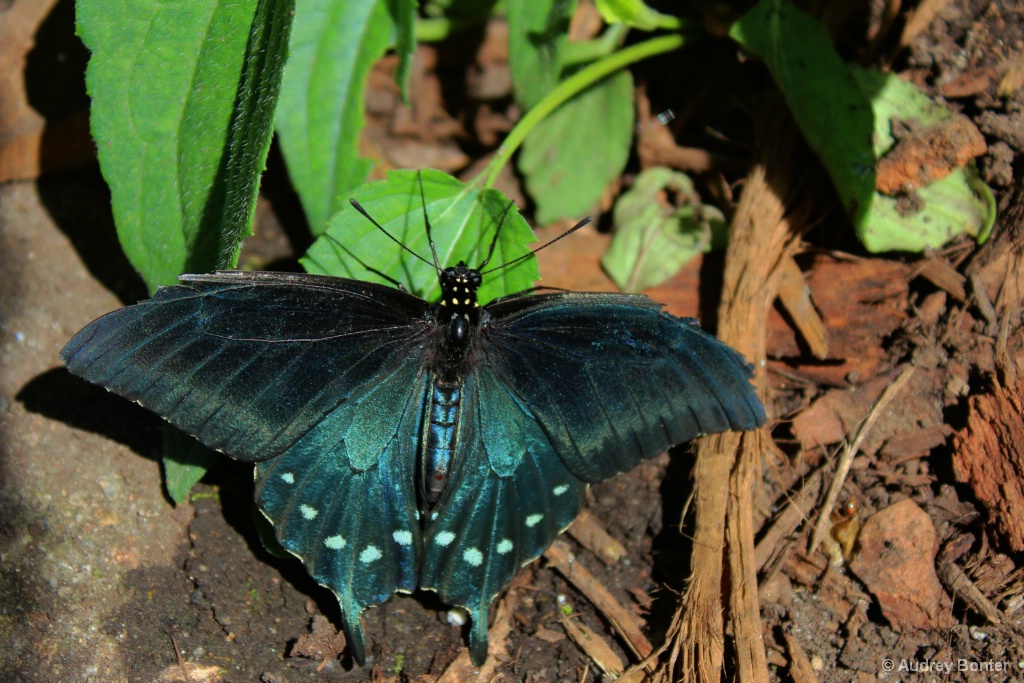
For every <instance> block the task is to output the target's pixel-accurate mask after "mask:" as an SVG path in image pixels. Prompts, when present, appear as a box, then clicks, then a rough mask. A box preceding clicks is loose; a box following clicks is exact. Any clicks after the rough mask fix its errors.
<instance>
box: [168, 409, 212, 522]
mask: <svg viewBox="0 0 1024 683" xmlns="http://www.w3.org/2000/svg"><path fill="white" fill-rule="evenodd" d="M163 451H164V460H163V464H164V484H165V485H166V486H167V495H169V496H170V497H171V500H173V501H174V504H175V505H177V504H179V503H181V502H183V501H184V500H186V499H187V498H188V493H189V491H191V490H192V487H193V486H195V484H196V482H197V481H199V480H200V479H202V478H203V475H204V474H206V471H207V470H208V469H210V467H211V466H212V465H213V463H214V462H216V461H217V458H218V457H220V456H219V455H218V454H217V453H216V452H215V451H212V450H210V449H209V448H207V447H206V446H204V445H203V444H201V443H199V442H198V441H196V440H195V439H194V438H192V437H191V436H189V435H188V434H186V433H184V432H182V431H180V430H178V429H175V428H174V427H171V426H170V425H167V428H166V429H164V439H163Z"/></svg>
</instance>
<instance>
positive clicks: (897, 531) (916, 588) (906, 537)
mask: <svg viewBox="0 0 1024 683" xmlns="http://www.w3.org/2000/svg"><path fill="white" fill-rule="evenodd" d="M858 541H859V546H860V550H859V552H858V553H857V556H856V557H854V558H853V560H851V562H850V563H849V567H850V570H851V571H853V572H854V573H855V574H856V575H857V578H859V579H860V580H861V581H863V582H864V585H865V586H867V588H868V590H869V591H870V592H871V594H872V595H874V596H875V598H876V599H877V600H878V604H879V606H880V607H881V610H882V614H883V615H885V618H886V619H887V620H888V621H889V624H890V625H891V626H892V627H893V629H894V630H896V631H900V632H903V631H912V630H914V629H937V628H948V627H950V626H953V625H954V624H956V620H955V619H953V615H952V604H951V603H950V600H949V597H948V596H947V595H946V593H945V592H944V591H943V590H942V584H941V583H940V582H939V578H938V576H937V575H936V573H935V556H936V554H937V553H938V549H939V542H938V537H937V534H936V532H935V526H934V524H932V520H931V518H930V517H929V516H928V513H926V512H925V511H924V510H922V509H921V508H920V507H918V506H917V504H916V503H914V501H912V500H910V499H905V500H902V501H900V502H898V503H895V504H893V505H890V506H889V507H887V508H885V509H883V510H880V511H879V512H876V513H875V514H873V515H872V516H871V517H868V519H867V520H865V522H864V526H863V528H862V529H861V532H860V538H859V539H858Z"/></svg>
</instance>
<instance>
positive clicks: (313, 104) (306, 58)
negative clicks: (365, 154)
mask: <svg viewBox="0 0 1024 683" xmlns="http://www.w3.org/2000/svg"><path fill="white" fill-rule="evenodd" d="M391 29H392V21H391V17H390V16H389V14H388V8H387V4H386V3H385V1H384V0H373V1H367V0H308V1H305V2H301V3H299V4H298V5H297V6H296V8H295V24H294V27H293V29H292V36H291V57H290V58H289V60H288V66H287V68H286V69H285V73H284V83H283V84H282V86H281V98H280V100H279V103H278V110H277V130H278V135H279V138H280V141H281V151H282V153H283V154H284V158H285V162H286V163H287V165H288V173H289V175H290V176H291V179H292V184H293V185H294V186H295V189H296V191H297V192H298V193H299V199H300V200H301V201H302V207H303V209H304V210H305V212H306V218H307V220H308V221H309V227H310V230H312V232H313V234H314V235H319V234H320V233H322V232H323V231H324V230H325V229H326V227H327V220H328V218H330V217H331V216H332V215H334V213H336V212H337V211H338V210H339V209H340V208H342V206H343V205H344V203H345V198H346V197H347V196H348V193H349V191H350V190H351V189H352V188H354V187H356V186H358V185H359V184H360V183H362V182H363V181H364V180H366V176H367V174H368V173H369V171H370V168H371V166H372V165H373V162H372V161H370V160H367V159H362V158H360V156H359V134H360V131H362V129H363V124H364V122H365V121H364V118H363V108H364V102H363V90H364V88H365V84H366V75H367V74H368V73H369V71H370V68H371V67H372V66H373V63H374V62H375V61H377V59H379V58H380V56H381V55H382V54H383V53H384V50H385V49H386V48H387V46H388V40H389V38H390V35H391Z"/></svg>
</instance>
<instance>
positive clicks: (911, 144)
mask: <svg viewBox="0 0 1024 683" xmlns="http://www.w3.org/2000/svg"><path fill="white" fill-rule="evenodd" d="M987 150H988V146H987V145H986V144H985V136H983V135H982V134H981V131H980V130H978V127H977V126H975V125H974V122H973V121H971V120H970V119H969V118H967V117H966V116H962V115H960V114H954V115H953V116H951V117H950V118H948V119H944V120H942V121H939V122H938V123H935V124H932V125H930V126H926V127H924V128H922V129H920V130H917V131H914V132H912V133H911V134H910V135H907V136H905V137H903V138H902V139H901V140H899V142H897V143H896V144H895V145H893V147H892V149H890V150H889V151H888V152H887V153H886V155H885V156H884V157H882V158H881V159H879V160H878V164H877V165H876V166H875V188H876V189H877V190H878V191H879V192H881V193H882V194H887V195H897V194H907V193H911V192H913V191H914V190H919V189H921V188H922V187H924V186H926V185H930V184H931V183H934V182H935V181H937V180H941V179H943V178H945V177H946V176H948V175H949V174H950V173H952V172H953V171H955V170H957V169H958V168H960V167H962V166H964V165H965V164H966V163H967V162H968V161H970V160H971V159H973V158H974V157H978V156H981V155H982V154H984V153H985V152H986V151H987Z"/></svg>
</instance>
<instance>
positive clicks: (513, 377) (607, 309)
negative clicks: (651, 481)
mask: <svg viewBox="0 0 1024 683" xmlns="http://www.w3.org/2000/svg"><path fill="white" fill-rule="evenodd" d="M486 313H487V315H489V320H488V321H487V322H486V324H485V325H484V329H483V330H482V331H481V334H482V335H483V339H482V344H481V349H482V353H483V354H484V356H485V357H486V358H487V364H488V365H489V366H490V367H492V368H494V371H495V372H496V373H497V376H498V377H499V378H500V379H501V380H502V381H503V382H505V383H506V384H507V385H508V386H509V387H510V388H511V389H512V390H513V392H515V394H516V395H517V396H519V397H520V398H521V399H522V401H523V402H524V403H525V404H526V405H528V406H529V408H530V410H531V411H532V412H533V414H534V415H535V416H536V418H537V421H538V422H539V423H540V425H541V426H542V427H543V429H544V431H545V432H546V433H547V435H548V436H549V438H550V439H551V442H552V444H553V445H554V448H555V450H556V451H557V452H558V455H559V456H561V459H562V461H563V462H564V463H565V465H566V467H568V469H569V471H571V472H572V473H573V474H574V475H576V476H577V477H579V478H580V479H583V480H584V481H589V482H596V481H601V480H603V479H607V478H608V477H611V476H612V475H614V474H617V473H619V472H625V471H627V470H629V469H632V468H633V467H635V466H636V465H637V464H639V463H640V462H641V461H642V460H644V459H645V458H651V457H654V456H655V455H657V454H658V453H660V452H662V451H664V450H666V449H667V448H668V447H670V446H672V445H675V444H679V443H682V442H684V441H688V440H690V439H692V438H694V437H696V436H698V435H701V434H712V433H717V432H724V431H728V430H745V429H753V428H754V427H757V426H758V425H760V424H762V423H763V422H764V419H765V415H764V408H763V407H762V406H761V403H760V401H759V400H758V399H757V396H756V394H755V393H754V390H753V387H752V386H751V385H750V383H749V379H750V376H751V372H750V369H749V366H748V365H747V363H746V361H745V360H744V359H743V357H742V356H741V355H740V354H738V353H737V352H736V351H734V350H733V349H731V348H730V347H729V346H727V345H725V344H723V343H722V342H720V341H718V340H717V339H715V338H714V337H712V336H711V335H709V334H707V333H705V332H703V331H702V330H701V329H700V328H699V327H698V326H697V324H696V323H695V322H691V321H688V320H682V319H679V318H676V317H674V316H672V315H669V314H667V313H665V312H663V311H662V310H661V306H660V305H659V304H656V303H654V302H653V301H651V300H650V299H648V298H647V297H645V296H642V295H629V294H601V293H576V292H562V293H556V294H543V295H537V296H522V297H513V298H511V299H503V300H500V301H497V302H494V303H492V304H490V305H488V306H487V307H486Z"/></svg>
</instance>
